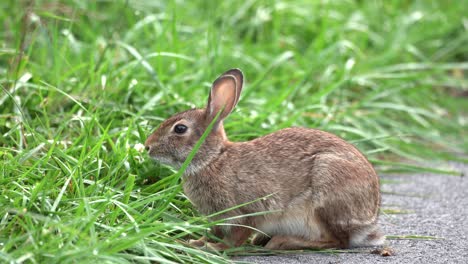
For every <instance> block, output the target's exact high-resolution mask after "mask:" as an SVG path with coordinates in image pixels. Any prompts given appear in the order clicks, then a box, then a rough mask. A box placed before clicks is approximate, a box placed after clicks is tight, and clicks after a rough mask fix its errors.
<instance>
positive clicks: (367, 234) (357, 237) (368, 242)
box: [349, 224, 385, 247]
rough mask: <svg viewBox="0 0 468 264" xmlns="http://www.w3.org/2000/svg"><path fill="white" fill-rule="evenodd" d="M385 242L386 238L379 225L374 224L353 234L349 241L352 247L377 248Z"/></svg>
mask: <svg viewBox="0 0 468 264" xmlns="http://www.w3.org/2000/svg"><path fill="white" fill-rule="evenodd" d="M384 242H385V236H384V235H383V234H382V233H381V232H380V229H379V227H378V226H377V225H375V224H373V225H370V226H367V227H365V228H362V229H360V230H359V231H357V232H355V233H353V234H352V235H351V238H350V240H349V246H350V247H377V246H382V245H383V244H384Z"/></svg>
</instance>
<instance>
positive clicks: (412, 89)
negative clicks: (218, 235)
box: [0, 0, 468, 263]
mask: <svg viewBox="0 0 468 264" xmlns="http://www.w3.org/2000/svg"><path fill="white" fill-rule="evenodd" d="M218 2H219V3H216V2H215V1H150V0H141V1H134V0H129V1H123V0H120V1H119V0H116V1H77V0H76V1H73V0H66V1H65V0H64V1H45V0H37V1H15V0H6V1H1V3H0V7H1V8H0V21H1V25H2V29H1V31H0V36H1V38H0V40H1V41H0V86H1V89H2V93H1V94H0V132H1V135H2V137H0V163H1V166H0V186H1V187H0V192H1V194H0V217H1V218H0V262H11V263H15V262H16V263H22V262H25V263H45V262H47V263H68V262H70V263H76V262H84V263H86V262H91V261H95V262H98V263H101V262H105V261H107V262H115V263H129V262H137V263H151V262H153V261H154V262H161V263H182V262H187V263H191V262H211V263H223V262H226V261H227V259H226V255H223V254H214V253H208V252H204V251H200V250H195V249H191V248H189V247H187V246H186V245H185V244H184V241H185V240H186V239H187V237H186V236H187V235H193V234H194V235H195V236H198V235H200V234H203V233H205V232H206V230H207V228H208V226H209V224H208V223H207V222H206V219H205V218H204V217H202V216H199V215H198V214H197V213H196V212H195V211H194V210H193V209H192V207H191V205H190V203H189V201H188V200H187V199H186V198H185V196H184V195H183V193H182V192H181V188H180V186H179V184H178V181H177V180H178V174H177V173H174V172H173V171H172V170H170V169H168V168H165V167H159V166H157V165H155V164H153V163H152V162H151V161H149V160H148V157H147V156H146V155H145V154H144V153H141V152H139V151H138V149H136V148H135V146H136V145H137V144H138V143H142V142H143V141H144V140H145V138H146V137H147V135H148V134H149V133H150V132H151V131H152V129H153V128H154V127H155V126H157V125H158V124H159V123H160V122H161V121H162V120H164V119H165V118H167V117H169V116H170V115H172V114H174V113H176V112H178V111H181V110H185V109H188V108H192V107H202V106H204V104H205V102H206V99H207V93H208V89H209V86H210V83H211V81H213V80H214V79H215V78H216V77H217V75H218V74H220V73H221V72H223V71H225V70H227V69H229V68H232V67H238V68H241V69H243V71H244V73H245V75H246V79H247V83H246V87H245V90H244V94H243V95H242V98H241V101H240V103H239V105H238V107H237V109H236V111H235V112H234V113H233V114H232V116H230V117H229V119H228V120H227V122H226V125H225V127H226V130H227V132H228V135H229V137H230V139H231V140H234V141H240V140H248V139H252V138H255V137H257V136H260V135H264V134H267V133H269V132H272V131H275V130H278V129H280V128H283V127H288V126H292V125H296V126H306V127H316V128H320V129H323V130H327V131H330V132H333V133H336V134H338V135H339V136H342V137H344V138H345V139H347V140H349V141H351V142H353V143H355V144H356V146H357V147H358V148H359V149H361V150H362V151H363V152H364V153H366V154H367V155H368V156H369V158H370V159H371V161H372V162H373V163H374V164H375V165H376V166H377V168H378V169H380V170H381V172H384V171H388V172H395V171H397V172H402V171H403V172H405V171H406V172H414V171H423V170H424V171H426V172H436V173H441V172H446V173H448V174H456V173H457V172H453V171H452V170H451V169H450V168H432V169H425V168H423V167H422V166H414V165H406V164H404V163H405V162H407V161H408V160H409V161H412V162H415V163H419V164H422V165H423V166H424V165H425V164H427V161H428V160H458V161H462V162H467V159H466V157H461V156H459V155H457V154H454V153H465V154H466V152H467V151H466V150H467V149H468V143H467V141H466V138H467V134H466V131H468V130H467V123H468V120H467V117H466V113H467V110H468V109H467V108H468V104H466V91H467V87H468V83H467V80H466V77H465V75H466V72H467V70H468V62H467V56H468V55H467V54H468V34H467V27H468V22H467V19H468V18H467V17H466V14H467V13H468V5H466V4H465V3H464V1H423V0H420V1H357V0H356V1H351V0H349V1H294V2H293V1H272V0H264V1H261V0H258V1H256V0H251V1H218ZM225 254H228V253H225Z"/></svg>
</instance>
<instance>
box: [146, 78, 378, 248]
mask: <svg viewBox="0 0 468 264" xmlns="http://www.w3.org/2000/svg"><path fill="white" fill-rule="evenodd" d="M233 79H234V80H235V81H233ZM242 84H243V77H242V73H241V72H240V71H239V70H235V69H233V70H230V71H228V72H226V73H224V74H223V75H221V76H220V78H218V79H217V80H216V81H215V83H214V84H213V88H212V91H211V93H210V99H209V101H208V105H207V108H206V109H193V110H189V111H185V112H182V113H179V114H177V115H175V116H173V117H171V118H169V119H168V120H166V121H165V122H164V123H162V124H161V126H160V127H159V128H158V129H157V130H156V131H155V132H154V133H153V134H152V135H151V136H150V137H149V138H148V139H147V141H146V143H145V145H146V146H147V148H148V149H149V155H150V156H152V157H153V158H155V159H157V160H160V161H162V162H164V163H168V164H169V165H172V166H175V167H178V166H180V165H181V164H182V163H183V161H184V160H185V158H186V157H187V156H188V154H189V153H190V150H191V149H192V147H193V146H194V145H195V143H196V142H197V140H198V139H199V138H200V137H201V135H202V133H203V132H204V131H205V130H206V128H207V127H208V125H209V123H210V122H211V121H212V120H213V117H214V116H215V115H216V113H218V111H223V112H222V114H221V116H222V117H223V118H224V117H226V116H227V115H228V114H229V113H230V112H231V111H232V109H233V108H234V107H235V105H236V104H237V102H238V100H239V96H240V91H241V90H242V86H243V85H242ZM229 89H233V90H232V91H230V90H229ZM220 91H221V92H220ZM212 98H213V99H212ZM212 100H216V102H213V101H212ZM223 118H221V119H220V120H218V121H217V122H216V124H215V129H214V130H213V131H212V132H211V133H210V134H209V136H208V137H207V139H206V141H205V142H204V143H203V144H202V146H201V148H200V149H199V151H198V153H197V154H196V155H195V157H194V159H193V160H192V163H191V164H190V166H189V168H188V169H187V171H186V172H185V173H184V191H185V193H186V195H187V196H188V197H189V199H190V201H191V202H192V203H193V204H194V205H195V207H196V208H198V210H199V211H200V212H201V213H202V214H207V215H209V214H213V213H216V212H219V211H221V210H224V209H228V208H231V207H234V206H236V205H239V204H243V203H248V202H251V201H253V200H255V199H259V198H262V197H265V196H269V195H271V196H269V197H268V198H266V199H262V200H260V201H258V202H254V203H251V204H248V205H246V206H243V207H240V208H238V209H235V210H231V211H229V212H227V213H225V214H223V215H220V216H218V217H217V218H226V217H230V216H238V215H243V214H249V213H256V212H265V211H271V212H272V213H269V214H266V215H262V216H255V217H244V218H238V219H236V220H232V221H231V223H233V224H239V225H247V226H251V227H254V228H258V229H260V230H262V231H264V232H266V233H267V235H269V236H271V237H272V238H271V239H268V237H266V236H261V235H260V236H258V238H257V239H254V243H257V244H261V245H265V244H266V247H267V248H270V249H302V248H311V247H318V248H329V247H343V248H347V247H350V246H362V245H364V246H365V245H368V244H369V245H380V244H381V242H382V241H383V240H382V235H381V234H380V233H379V231H378V227H377V226H376V221H377V216H378V211H379V204H380V191H379V180H378V177H377V174H376V173H375V171H374V169H373V168H372V166H371V164H370V163H369V162H368V161H367V159H366V158H365V157H364V156H363V155H362V154H361V153H360V152H359V151H358V150H357V149H356V148H355V147H354V146H353V145H351V144H349V143H347V142H346V141H344V140H342V139H341V138H339V137H337V136H335V135H332V134H330V133H327V132H324V131H320V130H315V129H307V128H286V129H282V130H279V131H277V132H275V133H272V134H269V135H266V136H263V137H260V138H257V139H254V140H252V141H248V142H230V141H229V140H228V139H227V137H226V134H225V132H224V129H223V126H222V119H223ZM176 124H184V125H186V126H187V127H188V128H189V129H188V131H187V132H186V133H185V134H182V135H179V134H176V133H174V132H173V131H172V129H173V127H174V126H175V125H176ZM222 233H223V236H224V242H225V243H224V246H222V245H220V244H219V243H218V244H210V245H211V246H212V247H214V248H215V249H224V248H226V247H229V246H239V245H241V244H242V243H243V242H244V241H245V240H247V238H248V236H249V235H250V233H251V230H250V229H246V228H241V227H223V232H222ZM218 236H219V235H218ZM366 241H367V242H368V243H367V242H366ZM373 241H375V242H373ZM197 243H198V244H197ZM197 243H194V245H199V244H200V241H198V242H197ZM366 243H367V244H366Z"/></svg>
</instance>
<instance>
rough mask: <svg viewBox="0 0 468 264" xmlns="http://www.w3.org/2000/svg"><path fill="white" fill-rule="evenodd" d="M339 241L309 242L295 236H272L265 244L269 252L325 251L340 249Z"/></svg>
mask: <svg viewBox="0 0 468 264" xmlns="http://www.w3.org/2000/svg"><path fill="white" fill-rule="evenodd" d="M340 247H341V243H340V242H339V241H333V240H330V241H311V240H307V239H304V238H301V237H297V236H279V235H278V236H274V237H272V238H271V239H270V241H269V242H268V243H267V244H266V246H265V248H266V249H271V250H299V249H326V248H340Z"/></svg>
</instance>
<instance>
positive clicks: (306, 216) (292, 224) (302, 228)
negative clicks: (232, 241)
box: [257, 208, 322, 240]
mask: <svg viewBox="0 0 468 264" xmlns="http://www.w3.org/2000/svg"><path fill="white" fill-rule="evenodd" d="M302 209H303V208H294V209H289V210H287V211H285V212H282V213H279V214H271V215H268V214H267V215H265V216H264V219H263V221H261V222H259V223H258V225H257V228H258V229H259V230H261V231H262V232H264V233H266V234H267V235H269V236H274V235H290V236H297V237H302V238H305V239H308V240H319V239H320V237H321V235H322V231H321V229H320V226H319V224H318V222H317V221H316V219H315V217H314V215H313V213H312V212H313V210H310V209H309V210H307V211H306V210H302Z"/></svg>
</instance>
